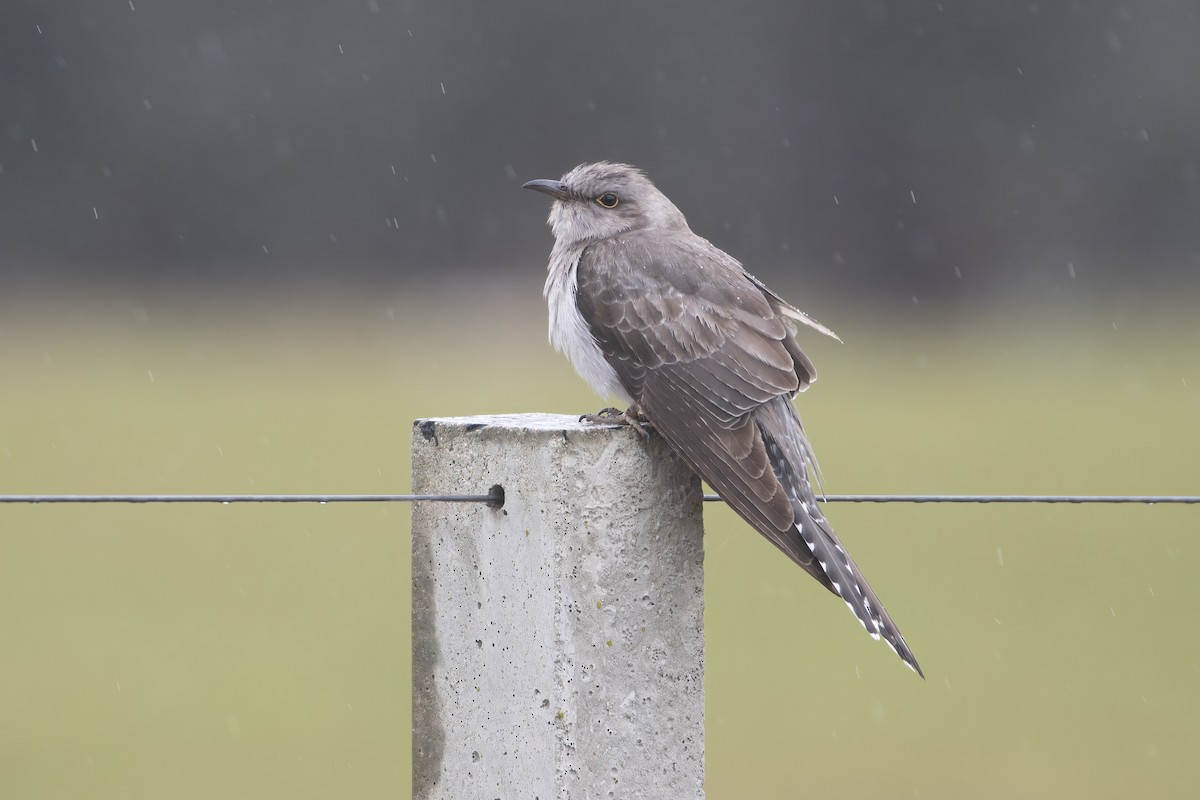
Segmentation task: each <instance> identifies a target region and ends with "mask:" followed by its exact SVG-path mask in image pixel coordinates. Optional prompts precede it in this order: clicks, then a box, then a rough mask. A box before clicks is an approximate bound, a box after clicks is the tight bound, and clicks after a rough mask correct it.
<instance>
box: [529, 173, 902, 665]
mask: <svg viewBox="0 0 1200 800" xmlns="http://www.w3.org/2000/svg"><path fill="white" fill-rule="evenodd" d="M524 188H526V189H535V190H537V191H539V192H543V193H544V194H548V195H550V196H551V197H553V198H554V205H553V207H552V209H551V211H550V219H549V223H550V228H551V230H552V231H553V232H554V248H553V249H552V250H551V252H550V265H549V277H548V278H547V279H546V289H545V294H546V300H547V302H548V304H549V307H550V341H551V343H552V344H553V345H554V346H555V348H557V349H558V350H560V351H562V352H563V353H565V354H566V356H567V357H568V358H569V359H570V361H571V363H572V364H573V365H574V366H575V369H576V371H578V372H579V374H580V375H581V376H582V377H583V378H584V379H585V380H586V381H587V382H588V383H589V384H591V386H592V388H593V389H595V390H596V391H597V392H598V393H599V394H600V395H601V396H602V397H607V396H609V395H611V396H614V397H616V398H618V399H620V400H621V401H623V402H625V403H627V404H629V409H628V410H627V411H626V413H625V415H624V417H625V419H627V420H634V421H636V419H637V418H642V419H645V420H646V421H648V422H649V423H650V425H651V426H653V428H654V430H656V431H657V432H658V433H660V434H661V435H662V436H663V438H664V439H666V440H667V442H668V443H669V444H670V445H671V446H672V447H673V448H674V449H675V450H676V451H677V452H678V453H679V455H680V456H681V457H682V458H683V459H684V460H685V461H686V462H687V463H688V464H689V465H690V466H691V467H692V469H693V470H695V471H696V473H697V474H699V475H700V477H702V478H703V479H704V480H705V481H707V482H708V483H709V485H710V486H712V487H713V488H714V489H715V490H716V491H717V494H719V495H720V496H721V497H722V498H723V499H724V500H725V502H727V503H728V504H729V505H730V506H732V507H733V509H734V510H735V511H736V512H737V513H738V514H740V515H741V516H742V518H743V519H745V520H746V521H747V522H749V523H750V524H751V525H753V526H754V528H755V529H756V530H758V532H759V533H761V534H762V535H763V536H765V537H766V538H767V539H768V540H770V542H771V543H772V544H774V545H775V546H776V547H778V548H779V549H780V550H782V551H783V552H784V553H786V554H787V555H788V557H789V558H791V559H792V560H793V561H795V562H796V563H797V564H799V565H800V566H801V567H802V568H803V569H804V570H805V571H806V572H808V574H810V575H812V576H813V577H814V578H816V579H817V580H818V581H819V582H820V583H821V585H823V586H825V587H826V588H827V589H829V590H830V591H832V592H833V593H835V594H836V595H838V596H839V597H841V598H842V599H843V600H844V601H845V602H846V605H847V606H849V607H850V610H851V611H852V612H853V613H854V616H855V617H857V618H858V621H859V622H861V623H862V624H863V627H865V628H866V629H867V632H868V633H869V634H871V636H873V637H874V638H876V639H878V638H880V637H882V638H883V639H884V641H886V642H887V643H888V644H889V645H891V646H892V648H893V649H894V650H895V651H896V653H897V654H898V655H899V656H900V658H901V659H903V660H904V663H906V664H907V665H908V666H910V667H911V668H912V669H913V670H915V671H916V672H917V674H922V673H921V668H920V667H919V666H918V665H917V661H916V659H915V658H914V657H913V654H912V652H911V651H910V650H909V649H908V645H907V644H905V642H904V637H903V636H901V635H900V631H899V629H897V627H896V625H895V623H893V622H892V619H891V617H890V616H889V615H888V612H887V611H886V610H885V609H884V607H883V604H882V603H880V601H879V598H878V597H877V596H876V594H875V592H874V591H873V590H872V589H871V587H870V585H869V584H868V583H867V581H866V579H865V578H864V577H863V575H862V573H861V572H860V571H859V569H858V566H857V565H856V564H855V563H854V561H853V560H852V559H851V558H850V555H849V554H848V553H847V552H846V551H845V549H844V548H843V546H842V543H841V541H840V540H839V539H838V537H837V534H835V533H834V532H833V528H832V527H830V525H829V521H828V520H826V519H825V515H824V514H823V513H822V512H821V509H820V507H819V506H818V504H817V501H816V498H815V497H814V494H813V489H812V484H811V480H810V475H809V473H810V471H811V472H813V473H814V474H815V472H816V464H815V461H814V459H813V454H812V450H811V448H810V447H809V443H808V438H807V437H806V436H805V434H804V428H803V427H802V425H801V424H800V417H799V415H798V414H797V413H796V410H795V408H794V406H793V405H792V399H793V398H794V397H795V396H796V394H797V392H802V391H804V390H805V389H806V388H808V385H809V384H810V383H812V382H813V381H814V380H816V370H814V369H813V365H812V362H811V361H809V359H808V357H807V356H806V355H804V353H803V352H802V351H801V350H800V346H799V345H798V344H797V343H796V340H795V338H794V337H795V333H796V325H795V323H797V322H799V323H802V324H804V325H808V326H809V327H812V328H815V329H816V330H818V331H821V332H822V333H825V334H828V335H830V336H834V338H837V337H836V335H835V334H834V333H833V331H831V330H829V329H828V328H826V327H825V326H824V325H821V324H820V323H819V322H817V321H816V320H814V319H812V318H811V317H809V316H808V315H806V314H804V313H803V312H802V311H799V310H798V309H796V308H794V307H792V306H791V305H789V304H788V303H786V302H785V301H784V300H783V299H782V298H780V297H779V295H777V294H775V293H774V292H773V291H771V290H770V289H768V288H767V287H766V286H765V285H763V283H762V282H761V281H759V280H758V279H757V278H755V277H754V276H753V275H750V274H749V273H747V272H746V271H745V269H743V267H742V265H741V264H740V263H739V262H738V261H737V260H736V259H734V258H733V257H732V256H730V255H728V254H726V253H725V252H723V251H722V250H720V249H718V248H717V247H715V246H714V245H713V244H712V243H710V242H709V241H708V240H706V239H703V238H701V237H699V236H697V235H696V234H694V233H692V231H691V229H690V228H689V227H688V224H687V220H685V219H684V216H683V214H682V213H681V212H680V211H679V209H678V208H676V207H675V205H674V204H673V203H672V202H671V201H670V200H668V199H667V197H666V196H665V195H664V194H663V193H662V192H660V191H659V190H658V189H657V188H656V187H655V186H654V184H653V183H651V182H650V179H649V178H647V177H646V175H645V174H644V173H643V172H642V171H641V170H639V169H637V168H635V167H632V166H629V165H628V164H612V163H607V162H599V163H595V164H582V165H580V166H578V167H576V168H575V169H573V170H571V171H570V172H568V173H567V174H566V175H564V176H563V177H562V179H561V180H533V181H529V182H528V183H526V184H525V185H524ZM922 677H923V675H922Z"/></svg>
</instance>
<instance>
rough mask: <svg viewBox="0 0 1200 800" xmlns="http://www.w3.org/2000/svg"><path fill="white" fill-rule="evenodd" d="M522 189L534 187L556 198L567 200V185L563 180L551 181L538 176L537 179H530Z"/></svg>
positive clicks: (537, 190)
mask: <svg viewBox="0 0 1200 800" xmlns="http://www.w3.org/2000/svg"><path fill="white" fill-rule="evenodd" d="M521 188H522V189H533V190H534V191H535V192H541V193H542V194H548V195H550V196H551V197H553V198H554V199H555V200H565V199H566V198H567V187H566V186H564V185H563V182H562V181H550V180H546V179H544V178H538V179H537V180H536V181H529V183H526V184H525V185H524V186H522V187H521Z"/></svg>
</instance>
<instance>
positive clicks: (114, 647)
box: [0, 278, 1200, 798]
mask: <svg viewBox="0 0 1200 800" xmlns="http://www.w3.org/2000/svg"><path fill="white" fill-rule="evenodd" d="M534 280H535V281H536V278H535V279H534ZM494 290H495V287H492V286H487V285H480V284H469V285H468V284H464V285H461V286H458V287H457V289H456V291H455V292H453V293H449V292H447V291H446V290H445V289H425V288H422V287H413V288H411V289H410V290H408V291H399V290H398V291H397V292H396V293H395V294H394V295H393V296H391V297H381V296H351V295H342V296H337V297H330V296H315V295H314V296H309V297H300V296H296V297H287V298H271V299H266V298H258V299H256V300H253V301H251V300H240V301H220V300H204V301H200V302H180V301H178V300H172V299H169V298H144V297H143V298H138V299H132V298H128V297H125V298H121V297H105V298H99V299H93V300H90V301H87V302H83V301H60V300H56V299H54V298H49V297H43V298H39V299H36V300H31V301H30V302H27V303H22V304H17V303H16V301H15V300H14V299H13V298H8V299H7V300H5V301H4V302H3V305H4V308H3V312H2V315H0V375H2V376H3V377H2V378H0V492H3V493H23V492H30V493H33V492H38V493H77V492H78V493H93V492H95V493H99V492H117V493H134V492H137V493H142V492H146V493H160V492H161V493H165V492H229V493H239V492H281V493H283V492H331V493H335V492H403V491H407V489H408V487H409V457H408V438H409V427H410V424H411V421H412V419H413V418H415V417H419V416H430V415H455V414H470V413H500V412H519V411H556V412H567V413H575V412H582V411H590V410H595V409H596V408H598V407H599V402H598V400H597V399H596V398H595V397H593V396H592V395H591V393H590V391H589V390H588V389H587V388H586V386H584V385H583V383H582V382H581V381H579V380H578V379H577V378H575V377H574V376H573V374H572V373H571V371H570V368H569V366H568V365H567V364H566V362H565V361H564V360H562V358H561V357H560V356H558V355H556V354H554V353H552V352H551V351H550V349H549V347H548V346H547V345H545V344H544V342H545V331H544V326H545V321H544V319H545V318H544V310H543V308H542V307H541V305H540V304H539V302H538V298H537V297H536V292H535V291H533V290H531V291H529V292H526V293H524V294H522V295H510V294H505V293H503V292H499V293H496V292H495V291H494ZM785 294H792V295H793V296H795V293H787V292H785ZM802 305H803V304H802ZM810 305H812V304H810ZM1068 305H1069V304H1068ZM1081 305H1082V306H1083V307H1081V308H1078V309H1074V308H1071V307H1063V306H1060V307H1059V308H1054V309H1051V308H1046V309H1042V310H1036V311H1020V310H1018V309H1017V308H1016V307H1008V308H1005V309H1000V308H994V309H991V310H978V309H976V310H973V311H971V312H962V311H959V312H951V311H946V310H936V309H928V308H925V307H922V306H919V305H913V306H911V307H910V306H905V307H903V308H895V309H880V308H876V309H871V310H869V311H865V310H862V309H857V310H852V309H851V308H850V307H849V306H846V307H841V308H839V305H838V303H837V302H836V301H834V302H831V303H828V304H823V305H822V307H821V308H816V307H812V308H809V309H808V310H811V311H814V312H816V315H817V316H818V317H819V318H820V319H822V321H824V322H826V323H829V324H831V325H832V326H833V327H834V328H835V329H836V330H838V331H839V333H841V334H842V336H843V338H844V339H845V341H846V344H844V345H839V344H837V343H836V342H832V341H824V340H821V339H820V338H819V337H817V336H816V335H813V336H804V337H803V341H804V344H805V346H806V347H807V348H808V349H809V351H810V354H811V355H812V356H813V358H814V360H815V361H816V363H817V365H818V368H819V370H820V372H821V380H820V381H819V382H818V383H817V385H816V386H815V387H814V388H813V389H812V390H811V391H810V392H808V393H807V394H806V395H804V396H802V397H801V399H800V409H801V413H802V414H803V416H804V418H805V421H806V424H807V426H808V428H809V431H810V433H811V436H812V439H813V441H814V445H815V447H816V450H817V453H818V455H819V456H820V458H821V463H822V468H823V470H824V474H825V478H826V488H827V490H828V491H830V492H833V493H841V492H880V493H883V492H896V493H905V492H917V493H922V492H948V493H949V492H1003V493H1007V492H1030V493H1162V494H1171V493H1179V494H1188V493H1190V494H1195V493H1198V492H1200V463H1198V458H1200V457H1198V456H1197V451H1198V449H1200V448H1198V445H1200V426H1198V424H1197V421H1198V419H1200V356H1198V348H1197V344H1198V343H1200V320H1197V318H1196V315H1195V313H1194V304H1192V303H1189V302H1188V298H1186V297H1181V298H1175V299H1174V300H1173V301H1170V302H1163V303H1155V302H1149V301H1141V302H1137V303H1132V304H1120V303H1116V302H1113V303H1104V302H1096V301H1094V300H1088V301H1087V302H1086V303H1083V304H1081ZM830 514H831V517H832V520H833V522H834V524H835V526H836V527H837V529H838V530H839V532H840V533H841V534H842V537H843V539H844V540H845V541H846V543H847V545H848V547H849V549H850V550H851V552H852V553H853V554H854V555H855V556H856V558H857V560H858V562H859V564H860V565H861V566H862V568H863V570H864V571H865V572H866V574H867V575H868V577H870V578H871V580H872V583H873V584H874V585H875V588H876V589H877V590H878V591H879V593H880V594H881V596H882V597H883V599H884V601H885V602H886V603H887V605H888V607H889V610H890V611H891V612H892V615H893V617H894V618H895V619H896V620H897V622H898V623H899V624H900V626H901V628H902V630H903V631H904V633H905V636H906V638H907V639H908V641H909V643H910V645H911V646H912V647H913V649H914V651H915V653H916V654H917V656H918V658H919V659H920V660H921V664H922V666H923V667H924V668H925V672H926V674H927V676H928V680H927V681H925V682H922V681H920V680H918V679H917V678H916V677H915V676H913V675H912V674H911V673H910V672H909V671H908V670H906V669H904V668H903V667H902V666H901V664H900V663H899V661H898V660H897V659H896V658H895V656H894V655H893V654H892V653H891V652H890V651H889V650H888V649H887V648H886V647H883V646H882V645H880V644H878V643H875V642H872V641H871V640H870V639H869V638H868V637H866V636H865V635H864V634H863V632H862V630H861V628H860V627H859V626H858V625H857V624H856V623H854V621H853V620H852V619H851V618H850V616H849V615H848V613H847V612H846V610H845V607H844V606H843V605H842V604H841V603H840V602H838V601H837V600H836V599H835V598H833V597H832V596H830V595H829V594H828V593H826V592H825V591H824V590H822V589H820V587H819V586H817V584H816V583H815V582H813V581H811V580H810V579H808V578H807V577H806V576H804V575H803V574H802V573H801V572H800V571H799V570H797V569H795V568H794V567H793V566H791V565H790V564H789V563H788V562H787V561H786V559H784V558H782V557H781V556H780V555H779V554H778V553H777V552H776V551H774V550H773V549H772V548H771V547H769V546H768V545H766V544H765V543H764V542H763V541H761V540H760V539H759V537H757V536H756V535H754V534H753V533H752V532H751V531H750V530H749V529H748V528H747V526H745V525H744V524H743V523H741V522H740V521H739V520H737V519H736V518H735V517H734V515H732V514H731V513H730V512H728V510H727V509H725V508H724V507H722V506H719V505H716V504H713V505H710V506H709V507H708V508H706V528H707V533H706V550H707V559H708V567H707V582H708V583H707V586H708V592H707V603H708V606H707V626H708V629H707V633H708V651H707V664H708V666H707V694H708V701H707V703H708V705H707V714H708V716H707V742H708V747H707V775H708V778H707V791H708V795H709V797H712V798H723V797H768V798H771V797H780V798H785V797H786V798H791V797H801V796H821V797H834V798H838V797H861V796H868V795H879V796H889V797H921V798H961V797H973V798H993V797H994V798H1008V797H1013V796H1020V797H1062V796H1089V797H1094V798H1102V797H1114V798H1115V797H1126V796H1130V795H1132V794H1136V795H1138V796H1148V797H1189V796H1195V795H1196V794H1197V793H1198V792H1200V770H1197V769H1196V764H1195V753H1196V752H1197V750H1198V749H1200V732H1198V731H1200V726H1197V723H1196V718H1197V712H1198V711H1200V689H1198V688H1197V687H1198V685H1200V645H1198V644H1197V639H1196V631H1197V623H1196V621H1195V613H1194V609H1195V608H1196V607H1197V605H1198V604H1200V583H1198V581H1197V578H1196V575H1197V574H1198V573H1200V557H1198V556H1197V554H1196V542H1197V534H1200V509H1197V508H1195V507H1167V506H1162V507H1120V508H1112V507H1098V506H1083V507H1039V506H987V507H981V506H907V505H895V504H893V505H887V506H850V505H840V506H836V507H833V508H832V509H831V511H830ZM408 533H409V510H408V508H407V507H406V506H403V505H392V506H388V505H360V506H348V505H333V506H252V505H236V506H227V507H226V506H153V505H151V506H140V507H138V506H135V507H126V506H90V507H66V506H41V507H31V506H0V643H2V646H3V654H2V656H0V797H4V798H59V797H84V796H86V797H92V798H160V797H173V798H185V797H213V796H221V797H230V798H242V797H245V798H263V797H287V798H324V797H331V796H348V797H366V798H370V797H406V796H408V792H409V747H410V741H409V737H410V731H409V631H408V625H409V586H408V583H409V565H408Z"/></svg>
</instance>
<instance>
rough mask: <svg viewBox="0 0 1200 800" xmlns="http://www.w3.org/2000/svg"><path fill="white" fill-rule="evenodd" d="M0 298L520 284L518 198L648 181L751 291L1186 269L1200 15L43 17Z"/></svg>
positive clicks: (367, 11) (1199, 208) (532, 217)
mask: <svg viewBox="0 0 1200 800" xmlns="http://www.w3.org/2000/svg"><path fill="white" fill-rule="evenodd" d="M0 15H2V18H3V21H2V23H0V115H2V117H3V128H2V129H0V170H2V171H0V231H2V235H3V246H2V247H0V280H2V281H4V282H5V283H6V284H7V285H8V286H9V287H10V288H14V287H15V288H22V287H29V286H35V285H41V284H47V285H54V284H57V283H61V282H68V283H70V284H73V285H95V284H121V283H133V284H138V285H144V286H151V287H154V286H165V287H172V286H174V287H184V288H196V287H205V288H221V287H243V286H246V285H259V286H272V285H275V284H277V283H279V282H284V281H286V282H290V283H295V282H300V283H302V284H305V285H309V284H312V285H323V284H328V283H336V284H340V285H347V286H351V287H355V286H362V287H368V288H369V287H373V286H380V285H388V284H391V283H396V282H401V281H405V280H415V279H428V278H429V276H430V275H439V276H440V275H449V274H454V273H475V272H489V273H491V272H502V271H508V270H527V269H530V268H531V266H530V265H534V267H535V268H536V269H539V270H540V269H541V268H542V265H544V263H545V255H546V251H547V248H548V244H549V234H548V232H547V231H546V229H545V228H544V226H543V222H544V218H545V214H546V210H547V209H546V207H545V203H544V202H542V201H543V200H544V198H539V197H536V196H533V195H531V194H530V193H523V192H521V191H519V187H520V185H521V183H522V182H523V181H525V180H528V179H531V178H539V177H557V176H558V175H560V174H561V173H563V172H564V171H566V170H567V169H569V168H570V167H572V166H574V165H575V164H577V163H579V162H582V161H592V160H599V159H609V160H622V161H630V162H633V163H636V164H637V165H639V166H641V167H643V168H645V169H646V170H647V171H648V172H649V173H650V175H651V177H652V178H654V179H655V181H656V182H657V183H658V184H659V186H660V188H662V189H663V190H664V191H665V192H666V193H667V194H668V195H669V196H670V197H671V198H672V199H673V200H674V201H675V202H676V204H677V205H679V206H680V207H681V208H682V210H683V211H684V213H685V214H687V216H688V218H689V221H690V222H691V224H692V227H693V229H695V230H696V231H697V232H698V233H700V234H702V235H704V236H707V237H708V238H710V239H712V240H713V241H714V242H715V243H717V244H718V245H720V246H721V247H724V248H725V249H727V250H729V251H730V252H732V253H733V254H734V255H736V256H738V257H739V258H741V259H742V260H743V261H744V262H745V263H746V264H747V266H748V267H750V268H751V270H752V271H754V272H756V273H759V274H760V275H762V276H763V277H766V278H768V279H780V278H781V277H782V278H783V279H786V278H787V277H789V276H791V275H792V274H793V273H796V272H798V271H802V272H803V273H805V274H808V275H812V276H815V277H816V279H818V280H823V281H825V282H830V283H832V282H836V283H838V284H845V285H852V286H855V287H859V288H860V289H861V290H862V291H864V292H870V293H872V294H879V295H888V294H892V293H895V294H903V295H907V294H909V293H912V292H915V291H918V290H919V291H921V292H922V293H923V294H925V295H932V296H939V295H946V296H952V295H954V294H955V293H956V292H961V291H964V290H966V289H965V287H974V288H975V289H977V290H981V291H1016V292H1021V291H1026V292H1032V293H1037V292H1040V291H1045V290H1047V289H1048V288H1052V287H1054V286H1057V285H1060V284H1062V283H1063V282H1066V281H1074V280H1087V281H1090V282H1091V283H1092V285H1095V286H1098V287H1101V288H1120V287H1125V288H1128V287H1131V286H1133V287H1145V286H1151V287H1154V286H1158V287H1165V286H1170V285H1172V284H1174V283H1176V282H1178V281H1180V280H1194V279H1195V276H1196V275H1197V273H1200V91H1197V84H1196V76H1197V75H1200V47H1197V46H1196V42H1197V41H1200V7H1198V6H1197V5H1196V4H1195V3H1187V2H1156V3H1145V4H1137V3H1124V4H1121V3H1109V2H1089V3H1082V2H1080V3H1065V2H1064V3H1044V4H1039V3H1020V4H1016V3H1007V2H963V3H958V2H955V3H950V2H945V3H933V2H928V3H926V2H920V3H883V2H850V3H845V2H832V1H831V2H823V3H804V4H792V3H779V2H759V1H756V0H751V1H750V2H739V3H715V2H713V3H695V2H661V3H632V2H611V3H595V2H591V3H583V2H578V3H577V2H550V1H549V0H546V2H532V1H529V0H526V1H524V2H506V3H483V2H462V1H461V0H450V1H449V2H444V1H443V2H424V3H420V2H389V1H388V0H351V1H349V2H334V3H331V2H325V0H320V1H319V2H318V0H289V2H282V0H279V1H277V2H270V0H257V1H255V2H248V1H242V2H186V1H185V0H178V1H177V2H151V1H150V0H132V2H129V0H120V2H104V3H98V2H67V1H66V0H47V1H46V2H32V1H31V0H25V1H24V2H14V3H6V4H5V9H4V11H3V12H0Z"/></svg>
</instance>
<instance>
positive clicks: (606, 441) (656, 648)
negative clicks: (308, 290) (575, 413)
mask: <svg viewBox="0 0 1200 800" xmlns="http://www.w3.org/2000/svg"><path fill="white" fill-rule="evenodd" d="M494 484H499V485H501V486H503V487H504V492H505V502H504V506H503V508H502V509H499V510H494V509H490V508H488V507H486V506H485V505H483V504H479V503H472V504H460V503H432V502H426V503H415V504H414V506H413V533H412V565H413V566H412V571H413V588H412V592H413V598H412V600H413V602H412V633H413V645H412V646H413V712H412V713H413V797H414V798H418V800H425V798H446V799H447V800H451V799H453V800H461V799H462V798H471V800H477V799H478V800H492V798H501V800H534V799H535V798H540V800H558V799H559V798H576V799H577V800H584V798H587V799H588V800H591V799H592V798H610V797H611V798H635V797H636V798H671V800H678V798H689V799H690V798H702V797H703V796H704V789H703V782H704V569H703V567H704V549H703V524H702V521H701V508H700V507H701V504H702V503H701V494H700V482H699V480H698V479H697V478H696V477H695V476H694V475H693V474H692V472H691V470H689V469H688V468H687V466H685V465H684V464H683V463H682V462H680V461H679V460H678V458H677V457H676V456H675V455H674V454H673V453H672V452H671V450H670V449H669V448H668V447H667V446H666V445H665V444H664V443H663V441H662V439H661V438H659V437H657V436H652V437H651V440H650V441H649V442H648V443H643V442H642V441H641V440H640V439H639V438H638V436H637V434H636V433H635V432H634V431H633V430H631V429H628V428H617V427H606V426H594V425H588V424H581V423H579V422H578V421H577V420H576V419H575V418H574V417H564V416H550V415H544V414H522V415H514V416H488V417H462V418H451V419H429V420H418V421H417V422H416V423H415V424H414V427H413V490H414V491H415V492H417V493H422V494H424V493H454V494H486V493H487V491H488V489H489V488H490V487H491V486H493V485H494Z"/></svg>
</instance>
